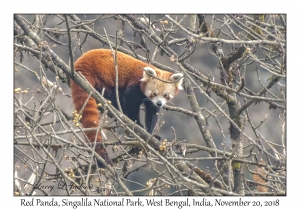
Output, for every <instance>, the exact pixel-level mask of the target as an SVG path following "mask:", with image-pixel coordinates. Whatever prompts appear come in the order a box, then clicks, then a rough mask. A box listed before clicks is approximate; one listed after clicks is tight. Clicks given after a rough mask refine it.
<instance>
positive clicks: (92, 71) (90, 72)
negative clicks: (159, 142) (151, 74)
mask: <svg viewBox="0 0 300 210" xmlns="http://www.w3.org/2000/svg"><path fill="white" fill-rule="evenodd" d="M117 58H118V76H119V78H118V81H119V83H118V85H119V88H123V89H126V88H127V87H129V86H132V85H135V84H138V83H141V82H140V79H141V78H142V77H143V68H144V67H146V66H149V67H151V68H153V69H154V70H155V71H156V72H157V77H159V78H162V79H165V80H168V78H169V77H170V76H171V75H172V73H170V72H166V71H162V70H159V69H157V68H155V67H154V66H152V65H150V64H147V63H144V62H142V61H140V60H137V59H135V58H133V57H131V56H129V55H126V54H124V53H121V52H118V53H117ZM74 68H75V71H77V72H81V74H82V75H84V76H85V78H86V79H87V81H88V82H89V83H90V84H91V85H92V86H93V87H95V89H96V90H97V91H99V92H100V91H101V90H102V89H103V88H105V92H107V91H108V92H109V91H113V90H114V89H115V80H116V79H115V78H116V77H115V73H116V71H115V65H114V59H113V56H112V52H111V50H107V49H97V50H91V51H89V52H87V53H85V54H83V55H82V56H81V57H80V58H78V60H77V61H76V62H75V65H74ZM140 88H141V90H143V88H145V84H144V83H143V82H142V83H141V84H140ZM71 89H72V97H73V103H74V106H75V110H77V112H80V110H81V108H82V106H83V105H84V103H85V101H86V99H87V98H88V94H87V93H86V92H85V91H84V90H83V89H82V88H81V87H80V86H79V85H77V84H76V83H75V82H74V81H71ZM177 92H178V91H177ZM81 123H82V126H83V127H84V128H93V127H98V126H99V123H100V122H99V111H98V108H97V103H96V101H95V99H93V98H90V99H89V100H88V102H87V104H86V106H85V108H84V110H83V112H82V119H81ZM85 134H86V135H87V137H88V139H89V141H90V142H94V141H95V140H96V142H101V135H100V131H99V132H98V135H96V131H87V132H85ZM96 152H97V153H98V154H100V155H101V156H102V157H103V158H104V159H105V160H109V158H108V155H107V152H106V150H105V148H103V147H102V146H100V147H96Z"/></svg>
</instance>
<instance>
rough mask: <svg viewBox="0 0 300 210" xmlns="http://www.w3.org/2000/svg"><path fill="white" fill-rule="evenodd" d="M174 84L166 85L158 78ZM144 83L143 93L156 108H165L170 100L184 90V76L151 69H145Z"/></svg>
mask: <svg viewBox="0 0 300 210" xmlns="http://www.w3.org/2000/svg"><path fill="white" fill-rule="evenodd" d="M155 77H156V78H159V79H162V80H164V81H169V82H172V83H166V82H163V81H160V80H158V79H156V78H155ZM140 81H141V82H142V87H143V88H142V91H143V93H144V94H145V96H147V97H148V98H149V99H150V100H151V101H152V102H153V103H154V104H155V105H156V106H163V105H164V104H165V103H166V102H167V101H168V100H171V99H172V98H173V97H174V96H175V95H177V93H178V92H179V90H182V89H183V88H182V86H181V85H182V81H183V74H182V73H175V74H172V73H171V72H167V71H162V70H154V69H153V68H151V67H145V68H144V73H143V78H142V79H141V80H140Z"/></svg>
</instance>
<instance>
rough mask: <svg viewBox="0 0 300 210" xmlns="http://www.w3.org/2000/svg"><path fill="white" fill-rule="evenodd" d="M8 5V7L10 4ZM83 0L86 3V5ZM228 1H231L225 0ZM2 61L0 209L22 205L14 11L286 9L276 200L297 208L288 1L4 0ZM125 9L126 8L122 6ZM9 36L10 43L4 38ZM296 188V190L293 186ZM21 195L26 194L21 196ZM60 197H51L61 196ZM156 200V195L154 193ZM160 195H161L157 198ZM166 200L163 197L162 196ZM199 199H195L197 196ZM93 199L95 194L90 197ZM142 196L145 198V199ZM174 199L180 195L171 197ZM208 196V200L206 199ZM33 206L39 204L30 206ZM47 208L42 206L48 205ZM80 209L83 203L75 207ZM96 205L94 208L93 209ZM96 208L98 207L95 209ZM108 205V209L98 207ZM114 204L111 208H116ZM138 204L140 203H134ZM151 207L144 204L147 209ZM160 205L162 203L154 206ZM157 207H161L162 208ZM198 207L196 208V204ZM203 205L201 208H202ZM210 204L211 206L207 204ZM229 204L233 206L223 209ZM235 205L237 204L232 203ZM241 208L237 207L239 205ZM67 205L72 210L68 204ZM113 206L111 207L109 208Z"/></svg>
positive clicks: (294, 68)
mask: <svg viewBox="0 0 300 210" xmlns="http://www.w3.org/2000/svg"><path fill="white" fill-rule="evenodd" d="M9 3H11V5H10V4H9ZM84 3H85V5H84ZM229 3H230V4H229ZM1 7H2V8H3V9H2V11H1V26H2V27H1V28H2V30H1V32H0V36H1V38H2V39H1V40H2V43H1V46H2V47H1V51H0V52H1V62H4V66H2V68H1V70H2V80H1V82H0V90H1V96H2V100H1V111H2V119H1V120H0V128H1V131H2V135H1V140H2V141H1V145H2V150H1V153H0V154H1V158H0V161H1V174H2V176H1V186H2V187H1V201H0V204H1V207H2V208H4V209H5V208H6V207H7V208H12V209H14V208H16V209H19V208H20V198H18V197H13V178H12V177H13V160H12V158H13V145H12V143H13V96H12V93H13V68H12V67H13V66H12V63H13V47H12V43H13V14H15V13H157V14H166V13H181V14H183V13H201V12H202V13H208V14H209V13H219V14H222V13H254V12H255V13H286V14H287V26H288V31H287V32H288V35H287V37H288V47H287V49H288V54H287V67H288V69H289V70H288V77H287V78H288V89H287V90H288V94H287V99H288V106H287V107H288V109H287V114H288V117H287V120H288V122H287V125H288V128H287V139H288V143H287V146H288V150H287V151H288V179H287V183H288V186H287V189H288V191H287V195H288V196H286V197H276V198H279V199H280V208H282V207H288V206H291V207H295V208H296V206H297V207H298V206H299V205H298V201H299V199H298V193H296V192H297V191H296V190H297V189H298V190H299V187H298V186H299V181H298V180H297V178H298V174H299V165H298V164H299V161H296V159H297V156H296V154H299V151H298V150H299V149H300V147H299V146H298V145H299V142H300V139H299V137H298V136H299V134H298V133H297V130H299V125H298V119H297V117H298V116H300V114H299V105H298V100H297V98H298V95H299V90H298V87H297V86H296V85H297V84H299V80H300V78H299V77H298V76H300V75H299V72H300V69H299V64H298V65H297V62H298V61H299V60H300V59H299V54H300V53H299V51H300V49H299V41H298V37H299V31H298V30H297V29H298V28H299V11H298V9H297V6H296V4H295V3H293V2H292V1H290V2H289V1H275V0H267V1H266V0H264V1H261V0H260V1H257V0H252V1H240V0H239V1H237V0H231V1H224V0H222V1H221V0H214V1H199V0H198V1H190V0H188V1H175V0H173V1H161V0H160V1H158V0H152V1H124V0H123V1H119V0H118V1H92V2H89V3H87V1H84V2H82V1H57V0H51V1H43V2H41V1H32V0H29V1H28V0H15V1H12V2H6V3H5V4H4V3H3V4H2V5H1ZM124 8H126V9H124ZM8 40H10V41H11V42H10V41H8ZM297 187H298V188H297ZM23 198H24V197H23ZM63 198H64V197H55V199H58V200H61V199H63ZM65 198H67V199H72V200H73V199H74V200H77V198H76V197H65ZM102 198H103V197H102ZM156 198H157V197H156ZM160 198H162V197H160ZM165 198H166V197H165ZM171 198H172V197H170V199H171ZM198 198H199V197H198ZM221 198H222V199H223V200H232V198H230V197H221ZM271 198H273V199H276V198H274V197H259V198H258V197H254V198H252V197H245V199H246V200H260V201H261V202H263V201H264V200H270V199H271ZM28 199H31V198H28ZM91 199H93V198H91ZM142 199H145V197H143V198H142ZM172 199H173V200H176V199H180V198H179V197H173V198H172ZM209 199H210V198H209ZM31 208H33V209H37V208H38V207H31ZM50 208H51V207H44V209H50ZM78 208H82V207H78ZM94 208H95V207H94ZM97 208H99V207H97ZM102 208H105V209H109V208H108V207H102ZM114 208H115V207H114ZM136 208H140V207H136ZM149 208H153V207H145V208H144V209H149ZM155 208H160V207H155ZM162 208H164V209H171V208H172V209H173V208H174V207H162ZM162 208H161V209H162ZM197 208H199V207H197ZM200 208H204V209H205V207H200ZM209 208H210V207H209ZM224 208H228V209H229V208H232V207H224ZM234 208H235V207H234ZM238 208H240V207H238ZM68 209H72V208H71V207H68ZM110 209H112V208H110Z"/></svg>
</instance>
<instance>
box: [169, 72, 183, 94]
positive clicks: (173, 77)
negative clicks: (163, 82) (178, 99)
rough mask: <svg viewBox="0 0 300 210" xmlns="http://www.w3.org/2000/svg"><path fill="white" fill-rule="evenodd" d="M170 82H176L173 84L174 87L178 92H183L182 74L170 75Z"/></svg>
mask: <svg viewBox="0 0 300 210" xmlns="http://www.w3.org/2000/svg"><path fill="white" fill-rule="evenodd" d="M170 80H171V81H176V82H175V85H176V86H177V88H178V89H179V90H183V87H182V82H183V74H182V73H176V74H172V75H171V76H170Z"/></svg>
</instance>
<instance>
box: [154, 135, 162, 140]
mask: <svg viewBox="0 0 300 210" xmlns="http://www.w3.org/2000/svg"><path fill="white" fill-rule="evenodd" d="M154 137H155V138H157V140H159V141H161V140H162V138H161V137H160V136H159V135H157V134H154Z"/></svg>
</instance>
